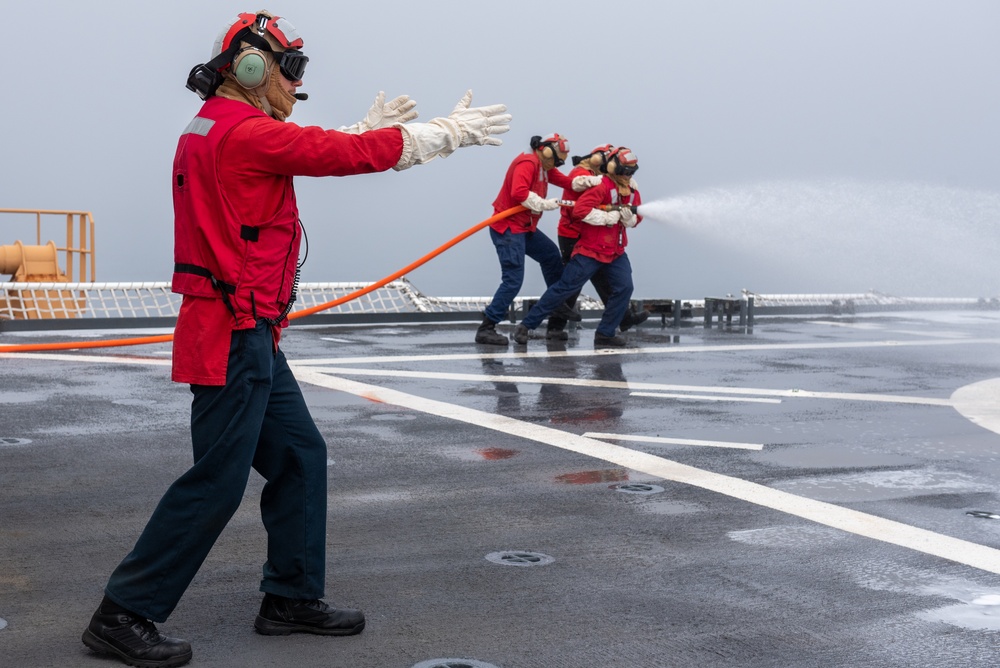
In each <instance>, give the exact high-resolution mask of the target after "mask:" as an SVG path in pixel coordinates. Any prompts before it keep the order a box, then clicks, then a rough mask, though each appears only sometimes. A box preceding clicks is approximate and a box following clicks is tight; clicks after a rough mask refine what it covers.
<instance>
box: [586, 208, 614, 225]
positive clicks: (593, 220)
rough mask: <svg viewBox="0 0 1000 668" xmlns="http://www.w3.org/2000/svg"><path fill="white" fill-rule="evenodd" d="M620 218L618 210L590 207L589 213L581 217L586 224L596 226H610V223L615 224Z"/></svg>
mask: <svg viewBox="0 0 1000 668" xmlns="http://www.w3.org/2000/svg"><path fill="white" fill-rule="evenodd" d="M620 218H621V213H620V212H618V211H601V210H600V209H591V210H590V213H588V214H587V215H586V216H584V217H583V222H585V223H587V224H588V225H596V226H597V227H611V226H612V225H617V224H618V221H619V219H620Z"/></svg>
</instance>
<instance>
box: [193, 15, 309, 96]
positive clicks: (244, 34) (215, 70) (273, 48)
mask: <svg viewBox="0 0 1000 668" xmlns="http://www.w3.org/2000/svg"><path fill="white" fill-rule="evenodd" d="M303 43H304V42H303V41H302V38H301V37H300V36H299V33H298V31H297V30H295V27H294V26H293V25H292V24H291V23H289V22H288V21H287V20H286V19H283V18H281V17H280V16H273V15H271V14H270V13H269V12H266V11H263V10H262V11H260V12H257V13H256V14H251V13H246V14H240V15H239V16H238V17H236V21H234V22H233V23H232V24H229V25H227V26H226V27H224V28H223V29H222V31H221V32H220V33H219V36H218V37H217V38H216V40H215V44H213V46H212V59H211V60H210V61H209V62H208V63H205V64H203V65H196V66H195V67H194V68H193V69H192V70H191V74H190V75H188V82H187V87H188V89H189V90H192V91H194V92H195V93H197V94H198V95H199V97H201V98H202V99H207V98H209V97H211V96H212V95H214V94H215V91H216V89H217V88H218V87H219V86H220V85H221V84H222V80H223V77H222V74H221V72H222V71H223V70H225V69H226V68H228V67H229V66H230V65H232V63H233V60H234V58H236V56H237V55H238V54H240V53H242V52H244V51H246V50H248V49H251V50H252V49H256V50H258V51H262V52H267V53H270V54H271V57H272V58H273V59H274V62H276V63H277V64H278V68H279V69H280V70H281V74H282V75H283V76H284V77H285V78H286V79H288V80H289V81H299V80H301V79H302V75H303V74H304V73H305V69H306V63H308V62H309V57H308V56H306V55H305V54H303V53H302V52H301V51H299V49H300V48H301V47H302V45H303Z"/></svg>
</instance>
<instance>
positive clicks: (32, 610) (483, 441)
mask: <svg viewBox="0 0 1000 668" xmlns="http://www.w3.org/2000/svg"><path fill="white" fill-rule="evenodd" d="M998 324H1000V315H998V314H995V313H989V312H982V313H980V312H951V313H942V312H934V313H907V314H893V315H891V316H885V315H883V316H867V317H856V318H829V319H813V320H806V319H801V320H784V321H779V320H775V321H773V322H768V321H766V320H765V321H761V322H758V323H757V326H756V327H755V328H754V330H753V331H752V332H751V333H742V332H739V331H737V330H725V329H718V328H713V329H710V330H705V329H702V328H701V327H687V328H681V329H671V328H666V329H663V328H660V327H659V326H658V325H653V326H649V325H647V326H644V327H643V328H641V329H640V330H639V331H638V332H636V333H631V334H630V344H629V347H628V348H627V349H625V350H622V351H600V350H596V351H595V350H594V347H593V345H592V336H593V329H592V327H593V323H591V322H588V323H584V325H585V327H586V329H583V330H581V331H580V332H579V334H578V335H577V336H574V338H573V339H571V340H570V341H569V342H567V343H565V344H546V342H544V341H541V340H532V341H530V342H529V344H528V345H527V346H526V347H522V346H515V347H512V348H511V349H509V350H506V351H505V350H502V349H499V350H498V349H496V348H487V347H482V346H476V345H475V344H473V343H472V342H471V339H472V330H473V328H474V326H473V327H470V326H462V325H424V326H416V327H414V326H409V327H385V326H379V327H367V328H366V327H295V328H293V329H292V330H290V331H289V332H288V333H287V335H286V337H285V338H284V339H283V342H282V344H283V348H284V349H285V351H286V354H287V355H288V357H289V359H290V360H291V361H292V363H293V365H294V367H295V371H296V375H297V377H298V378H299V381H300V383H301V384H302V387H303V391H304V392H305V394H306V399H307V402H308V403H309V405H310V407H311V409H312V411H313V414H314V417H315V418H316V420H317V424H318V425H319V427H320V430H321V431H322V432H323V434H324V436H326V438H327V441H328V444H329V448H330V462H329V464H330V469H329V470H330V491H329V494H330V518H329V539H328V541H329V545H328V597H329V598H330V599H332V600H333V601H334V602H340V603H343V604H345V605H352V606H359V607H362V608H364V609H365V611H366V613H367V615H368V619H369V623H368V627H367V628H366V630H365V632H364V633H363V634H361V635H360V636H358V637H355V638H338V639H330V638H313V637H301V636H293V637H292V638H288V639H273V638H264V637H261V636H257V635H255V634H254V633H253V631H252V626H251V624H252V620H253V616H254V614H255V613H256V606H257V605H258V603H259V596H260V595H259V593H257V591H256V589H257V583H258V580H259V569H260V564H261V563H262V562H263V558H264V557H263V552H264V545H265V535H264V532H263V529H262V528H261V527H260V520H259V513H258V511H257V502H258V498H259V493H260V487H261V481H260V479H259V478H258V477H257V476H256V475H254V476H253V477H252V478H251V482H250V486H249V488H248V491H247V495H246V499H245V502H244V504H243V506H242V507H241V508H240V510H239V511H238V513H237V515H236V516H235V517H234V518H233V521H232V522H231V524H230V526H229V527H228V528H227V530H226V532H225V533H224V534H223V536H222V538H221V539H220V541H219V543H218V544H217V545H216V548H215V549H214V550H213V552H212V554H211V555H210V556H209V559H208V561H207V562H206V564H205V566H204V567H203V568H202V570H201V572H200V573H199V575H198V577H197V578H196V580H195V582H194V583H193V584H192V587H191V588H190V589H189V591H188V592H187V594H186V595H185V598H184V599H183V600H182V601H181V604H180V606H179V607H178V609H177V611H176V612H175V613H174V615H173V616H172V617H171V619H170V620H168V622H167V623H165V624H163V625H161V627H162V629H163V630H164V631H166V632H167V633H169V634H173V635H177V636H180V637H184V638H187V639H188V640H190V641H191V642H192V644H193V646H194V652H195V658H194V660H193V663H192V665H205V666H254V665H292V664H295V665H300V666H352V667H353V666H373V667H378V668H382V667H387V668H394V667H397V666H398V667H399V668H410V667H411V666H413V665H416V664H418V663H420V662H424V661H428V660H432V659H434V658H435V657H465V658H466V659H467V660H468V661H469V662H474V661H479V662H483V663H487V664H490V665H495V666H498V667H500V668H516V667H526V668H527V667H531V666H567V667H568V666H573V667H589V666H595V667H596V666H617V665H622V666H633V665H634V666H691V665H702V666H830V665H857V666H863V665H870V666H912V665H923V666H951V665H955V666H959V665H962V666H968V665H989V664H991V663H995V662H996V660H997V659H998V657H1000V650H997V649H995V646H996V645H997V640H998V637H997V630H998V629H1000V576H998V573H1000V522H997V521H996V520H992V519H988V516H989V515H990V514H992V512H993V511H1000V497H998V496H997V494H996V489H997V485H996V481H997V478H998V473H1000V455H998V451H1000V448H998V446H1000V435H998V434H997V433H995V431H994V430H996V429H997V425H998V422H997V406H998V403H1000V400H998V397H1000V392H997V390H996V388H997V382H996V381H995V379H997V378H998V377H1000V356H998V354H997V353H998V350H1000V348H998V344H1000V338H996V333H997V331H998V329H997V325H998ZM60 336H61V337H68V336H71V334H67V333H60ZM36 339H37V340H43V339H44V340H51V337H43V336H41V335H38V334H33V335H28V334H20V335H10V334H5V335H0V344H5V343H24V342H27V341H31V340H36ZM168 358H169V345H156V346H148V347H142V348H133V349H119V350H111V351H105V352H101V353H96V354H95V353H92V352H88V353H79V354H78V353H64V354H37V355H3V356H0V368H2V369H3V370H4V373H3V377H4V379H5V386H6V387H5V389H4V390H2V391H0V415H2V416H3V417H2V418H0V470H2V471H3V472H4V484H3V485H2V486H0V512H2V513H3V516H4V522H3V523H2V524H0V546H2V551H0V557H2V559H3V561H2V563H0V618H2V619H4V620H6V622H7V627H6V628H2V629H0V648H2V650H3V655H4V656H5V657H7V658H9V660H11V661H13V662H14V663H12V664H11V665H25V666H36V665H37V666H47V665H53V666H55V665H84V666H86V665H94V666H98V665H108V663H109V662H108V661H107V660H104V659H101V658H100V657H97V656H95V655H92V654H90V653H89V652H88V651H87V650H86V649H85V648H84V647H83V646H82V644H80V643H79V635H80V633H81V632H82V629H83V626H84V625H85V623H86V621H87V619H88V618H89V615H90V614H91V612H92V608H93V607H94V606H95V605H96V603H97V601H98V600H99V598H100V592H101V588H102V586H103V584H104V581H105V579H106V578H107V575H108V574H109V573H110V570H111V569H112V568H113V567H114V566H115V565H116V564H117V561H118V560H120V559H121V557H122V556H124V554H125V553H126V552H127V551H128V549H129V548H130V547H131V544H132V541H134V540H135V538H136V537H137V536H138V533H139V531H140V530H141V528H142V526H143V525H144V523H145V521H146V519H148V516H149V513H150V512H151V510H152V508H153V506H154V505H155V503H156V502H157V501H158V499H159V495H160V494H162V491H163V490H164V489H165V488H166V486H167V485H168V484H169V483H170V482H172V480H173V479H174V478H175V477H176V476H177V475H179V474H180V473H181V472H183V470H184V469H185V467H186V466H187V465H188V463H189V462H190V444H189V439H188V435H187V420H188V417H189V416H188V414H187V412H188V408H189V397H190V393H189V392H188V391H187V389H186V388H185V387H183V386H179V385H174V384H171V383H170V382H169V380H168V378H169V372H168V365H169V359H168ZM764 399H766V400H767V401H762V400H764ZM727 444H730V445H732V446H733V447H727ZM748 445H753V446H755V447H753V448H749V447H747V446H748ZM635 483H644V484H646V485H647V486H649V487H651V488H653V489H655V490H660V489H662V490H663V491H662V492H660V491H656V492H654V493H644V494H635V493H630V492H629V491H628V490H627V489H622V490H620V489H619V488H620V487H622V486H623V485H630V484H635ZM977 511H978V512H979V515H978V516H977V515H976V514H975V513H977ZM505 551H513V552H525V553H530V554H535V553H537V554H542V555H547V556H549V557H551V558H552V562H551V563H549V564H545V565H540V566H532V567H531V568H509V567H506V566H504V565H498V564H496V563H494V562H491V561H490V560H489V559H488V555H491V554H497V553H503V552H505ZM5 660H6V659H5ZM473 665H474V664H473Z"/></svg>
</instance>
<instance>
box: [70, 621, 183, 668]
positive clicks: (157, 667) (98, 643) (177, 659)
mask: <svg viewBox="0 0 1000 668" xmlns="http://www.w3.org/2000/svg"><path fill="white" fill-rule="evenodd" d="M82 640H83V644H84V645H86V646H87V647H89V648H90V649H92V650H94V651H95V652H98V653H100V654H113V655H115V656H117V657H118V658H119V659H121V660H122V661H124V662H125V663H126V664H128V665H130V666H136V668H174V666H183V665H184V664H186V663H187V662H188V661H190V660H191V656H192V654H193V653H192V652H188V653H187V654H178V655H177V656H172V657H170V658H169V659H163V660H162V661H152V660H150V659H136V658H134V657H131V656H129V655H128V654H126V653H125V652H123V651H121V650H120V649H118V648H117V647H115V646H113V645H109V644H108V643H106V642H105V641H103V640H101V639H100V638H98V637H97V636H95V635H94V634H93V633H91V632H90V629H87V630H86V631H84V632H83V638H82Z"/></svg>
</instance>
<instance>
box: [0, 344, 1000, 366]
mask: <svg viewBox="0 0 1000 668" xmlns="http://www.w3.org/2000/svg"><path fill="white" fill-rule="evenodd" d="M981 343H985V344H993V345H997V344H1000V339H963V340H954V339H948V340H940V339H932V340H926V339H923V340H917V341H840V342H834V341H828V342H824V343H756V344H753V343H752V344H747V345H723V346H680V345H677V346H659V347H643V348H618V349H617V350H610V349H598V350H556V351H552V352H549V351H541V352H533V353H513V352H501V353H456V354H450V355H385V356H379V357H328V358H318V359H312V360H298V362H297V363H298V364H299V365H301V366H328V365H331V364H381V363H385V362H389V363H396V362H446V361H451V360H489V359H509V360H515V359H529V358H539V357H543V358H544V357H601V356H605V355H684V354H689V353H731V352H740V351H763V350H836V349H844V348H895V347H904V348H905V347H911V346H956V345H967V344H968V345H972V344H981ZM470 345H471V344H470ZM2 351H3V346H0V352H2Z"/></svg>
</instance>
